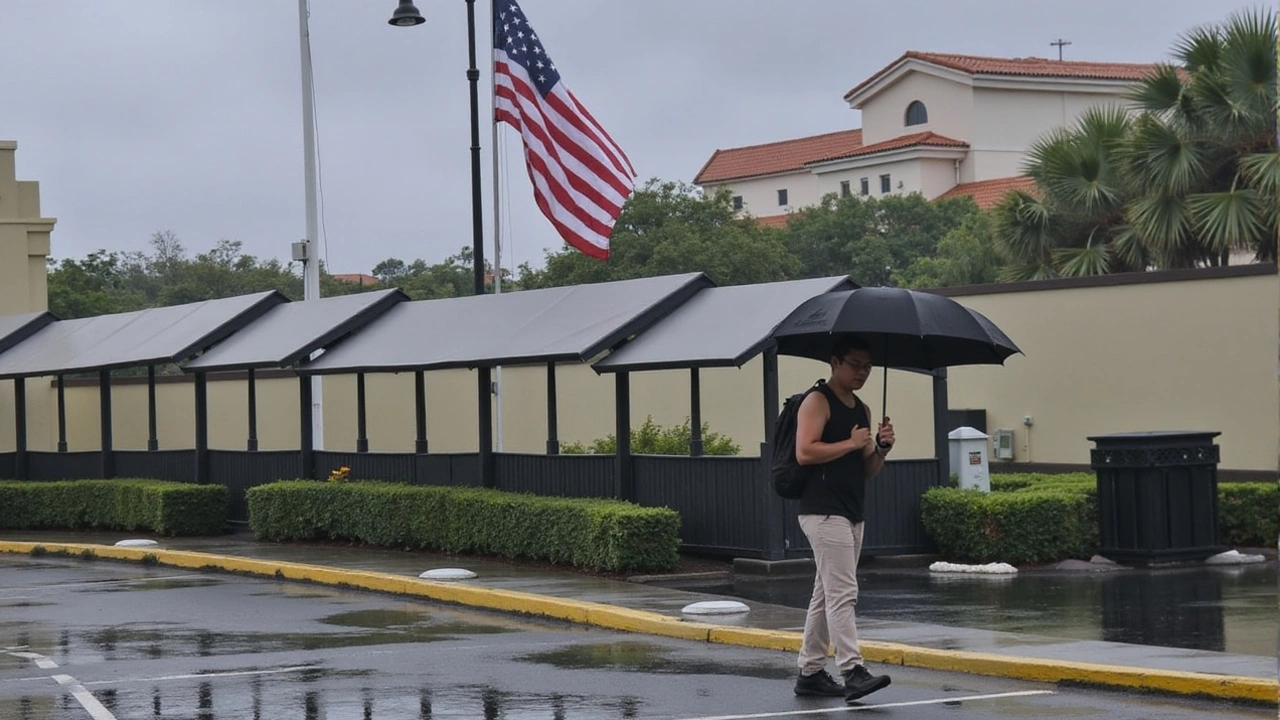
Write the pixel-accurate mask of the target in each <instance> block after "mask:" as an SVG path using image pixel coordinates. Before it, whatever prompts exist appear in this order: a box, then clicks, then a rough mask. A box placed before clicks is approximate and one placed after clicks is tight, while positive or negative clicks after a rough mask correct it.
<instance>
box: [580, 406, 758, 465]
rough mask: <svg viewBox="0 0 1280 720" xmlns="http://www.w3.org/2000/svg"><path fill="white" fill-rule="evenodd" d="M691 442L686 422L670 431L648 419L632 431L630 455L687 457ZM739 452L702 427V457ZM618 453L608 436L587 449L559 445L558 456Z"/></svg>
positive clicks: (729, 440) (613, 437)
mask: <svg viewBox="0 0 1280 720" xmlns="http://www.w3.org/2000/svg"><path fill="white" fill-rule="evenodd" d="M692 441H693V428H692V426H691V425H690V420H689V418H687V417H686V418H685V419H684V422H683V423H681V424H679V425H674V426H672V427H669V428H664V427H662V426H661V425H658V424H657V423H655V422H654V421H653V416H652V415H650V416H647V417H646V418H645V421H644V424H643V425H641V426H640V427H638V428H631V452H632V454H634V455H688V454H689V449H690V447H691V444H692ZM741 450H742V448H741V447H740V446H739V445H738V444H737V443H735V442H734V441H733V438H730V437H728V436H725V435H721V434H720V433H717V432H712V431H711V427H710V425H708V424H707V423H705V422H704V423H702V453H703V454H704V455H737V454H738V453H739V452H741ZM617 451H618V437H617V435H615V434H614V433H609V434H608V435H606V436H604V437H602V438H596V439H595V440H592V441H591V444H590V445H583V444H582V443H580V442H567V443H561V445H560V452H562V453H564V454H566V455H583V454H593V455H613V454H614V453H616V452H617Z"/></svg>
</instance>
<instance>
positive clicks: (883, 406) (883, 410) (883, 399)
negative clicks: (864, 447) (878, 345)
mask: <svg viewBox="0 0 1280 720" xmlns="http://www.w3.org/2000/svg"><path fill="white" fill-rule="evenodd" d="M888 415H889V338H887V337H886V338H885V339H884V382H882V383H881V386H880V417H881V419H883V418H885V417H888ZM876 445H879V446H880V447H882V448H885V447H889V446H888V445H885V444H883V443H881V442H880V424H879V423H876Z"/></svg>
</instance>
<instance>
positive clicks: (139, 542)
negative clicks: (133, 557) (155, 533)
mask: <svg viewBox="0 0 1280 720" xmlns="http://www.w3.org/2000/svg"><path fill="white" fill-rule="evenodd" d="M159 544H160V543H158V542H156V541H155V540H146V539H135V540H121V541H120V542H118V543H116V547H150V546H152V545H159Z"/></svg>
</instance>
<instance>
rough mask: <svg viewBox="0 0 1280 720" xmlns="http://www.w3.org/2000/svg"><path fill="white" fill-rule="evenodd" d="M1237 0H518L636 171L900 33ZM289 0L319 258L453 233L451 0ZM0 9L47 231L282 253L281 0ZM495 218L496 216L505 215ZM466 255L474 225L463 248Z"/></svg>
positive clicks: (1164, 55)
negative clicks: (309, 81)
mask: <svg viewBox="0 0 1280 720" xmlns="http://www.w3.org/2000/svg"><path fill="white" fill-rule="evenodd" d="M1255 5H1256V3H1252V2H1243V1H1241V0H1221V1H1219V2H1214V3H1205V2H1202V1H1200V0H1134V1H1131V2H1124V3H1114V2H1104V1H1100V0H1042V1H1037V2H1030V3H1028V2H1017V1H1013V0H983V1H978V0H964V1H961V0H936V1H926V0H913V1H906V0H904V1H902V2H896V3H872V2H855V1H854V0H803V2H783V0H732V1H731V0H697V1H696V2H690V1H689V0H645V2H638V3H622V2H612V1H602V0H597V1H595V2H587V1H585V0H525V2H524V3H523V7H524V9H525V11H526V13H527V14H528V16H529V18H530V21H531V22H532V23H533V26H534V27H535V29H537V31H538V33H539V35H540V37H541V38H542V40H543V43H544V44H545V46H546V48H547V51H548V52H549V53H550V54H551V56H552V58H554V60H555V61H556V64H557V65H558V67H559V69H560V71H561V74H562V77H563V79H564V81H565V82H566V83H567V84H568V86H569V87H570V88H571V89H572V90H573V91H574V93H575V94H577V95H578V97H579V98H580V100H581V101H582V102H583V104H584V105H586V106H587V107H588V108H589V109H590V110H591V112H592V113H593V114H595V116H596V117H597V118H598V119H599V120H600V122H601V123H602V124H603V125H604V126H605V128H606V129H608V131H609V132H610V133H611V134H612V135H613V136H614V137H615V139H617V140H618V142H619V143H620V144H621V145H622V146H623V147H624V148H625V149H626V151H627V153H628V155H629V156H630V158H631V160H632V162H633V164H634V165H635V167H636V169H637V171H638V172H639V173H640V180H641V181H643V180H644V179H647V178H649V177H651V176H658V177H662V178H664V179H673V180H686V181H687V180H690V179H691V178H692V176H693V175H694V173H696V172H697V170H698V168H699V167H700V166H701V165H702V163H703V162H704V161H705V160H706V158H707V157H708V156H709V155H710V153H711V152H712V151H713V150H715V149H716V148H718V147H730V146H734V145H741V144H748V143H756V142H767V141H771V140H779V139H784V138H788V137H795V136H801V135H807V134H812V133H817V132H826V131H830V130H836V129H842V128H848V127H857V126H858V125H859V124H860V120H859V118H858V114H857V113H856V112H854V111H852V110H850V109H849V108H848V107H847V106H846V105H845V104H844V103H843V101H842V100H841V99H840V98H841V95H843V93H844V92H845V91H846V90H848V89H849V88H850V87H852V86H853V85H855V84H856V83H857V82H859V81H860V80H862V79H864V78H865V77H867V76H868V75H869V74H870V73H872V72H874V71H876V70H877V69H879V68H880V67H882V66H884V65H885V64H887V63H888V62H890V61H892V60H893V59H894V58H896V57H897V56H898V55H900V54H901V53H902V52H903V51H905V50H909V49H914V50H931V51H939V52H962V53H972V54H985V55H997V56H1029V55H1037V56H1042V57H1049V56H1056V52H1057V51H1056V49H1055V48H1053V47H1050V46H1049V42H1050V41H1051V40H1053V39H1055V38H1057V37H1063V38H1066V39H1068V40H1070V41H1071V42H1072V44H1071V45H1070V46H1068V47H1067V48H1066V50H1065V56H1066V57H1067V58H1069V59H1078V60H1098V61H1116V62H1149V61H1156V60H1163V59H1168V57H1169V50H1170V48H1171V47H1172V44H1173V42H1174V41H1175V39H1176V38H1177V36H1178V35H1179V34H1180V33H1182V32H1185V31H1186V30H1188V29H1190V28H1191V27H1193V26H1195V25H1197V24H1200V23H1206V22H1217V21H1221V20H1223V19H1225V18H1226V17H1227V16H1228V15H1229V13H1230V12H1232V11H1233V10H1234V9H1237V8H1247V7H1253V6H1255ZM394 6H395V2H394V1H393V0H377V1H375V0H361V2H351V1H350V0H313V2H312V3H311V20H310V28H311V43H312V52H313V60H314V73H315V85H316V103H317V106H318V109H317V122H318V125H319V137H320V163H321V169H322V171H323V175H322V180H321V181H322V184H323V191H324V197H323V202H324V215H323V218H322V219H323V222H324V226H323V229H324V233H323V234H322V240H325V241H326V243H327V257H328V262H329V266H330V269H331V270H332V271H335V272H357V271H368V270H369V269H370V268H371V267H372V266H373V265H374V264H376V263H377V262H378V261H379V260H382V259H384V258H387V257H392V256H395V257H400V258H403V259H412V258H419V257H421V258H424V259H427V260H430V261H435V260H439V259H441V258H443V257H444V256H446V255H448V254H451V253H453V252H455V251H456V250H457V249H458V248H460V247H462V246H464V245H470V242H471V213H470V198H471V194H470V175H469V172H470V155H469V144H470V138H469V132H470V131H469V121H468V88H467V82H466V79H465V69H466V63H467V47H466V17H465V4H464V3H462V2H444V1H443V0H419V1H418V6H419V8H420V9H421V10H422V12H423V13H424V15H425V16H426V17H427V18H428V22H427V23H426V24H424V25H422V26H419V27H416V28H409V29H404V28H393V27H391V26H389V25H387V24H386V19H387V18H388V17H389V16H390V14H391V11H392V9H393V8H394ZM5 12H6V15H5V18H4V20H3V22H0V139H3V140H16V141H17V142H18V144H19V149H18V171H19V176H20V178H21V179H29V180H38V181H40V183H41V194H42V199H43V204H44V208H43V209H44V213H45V214H46V215H49V216H54V217H57V218H58V220H59V222H58V225H57V229H56V230H55V232H54V254H55V256H58V257H67V256H72V257H78V256H82V255H84V254H85V253H88V252H90V251H92V250H94V249H97V248H108V249H115V250H137V249H143V248H145V247H146V242H147V239H148V238H149V236H150V235H151V233H152V232H154V231H156V230H161V229H170V230H173V231H174V232H176V233H177V234H178V235H180V236H181V237H182V238H183V239H184V240H185V241H186V243H187V245H188V247H189V248H191V249H193V250H202V249H205V248H207V247H209V246H211V245H212V244H213V242H215V241H216V240H217V239H219V238H231V239H237V240H241V241H243V242H244V244H245V247H246V250H247V251H248V252H250V253H253V254H256V255H259V256H275V257H281V258H287V257H288V253H289V243H290V242H292V241H294V240H297V239H299V238H301V237H302V235H303V234H304V228H305V225H304V221H305V215H304V196H303V181H302V176H303V153H302V119H301V89H300V69H299V48H298V19H297V4H296V2H290V1H287V0H270V1H269V2H268V1H265V0H219V1H218V2H206V3H196V2H158V1H154V0H153V1H152V2H143V1H142V0H133V1H129V2H126V1H124V0H118V1H113V2H109V3H90V2H75V3H72V2H63V3H50V2H38V1H37V0H18V1H16V2H10V3H7V4H6V8H5ZM488 13H489V3H486V2H479V3H477V16H478V18H477V25H478V28H479V29H478V40H479V51H478V60H479V65H480V67H481V81H480V96H481V97H480V103H481V109H482V125H481V145H482V166H483V171H484V191H485V202H486V208H485V215H484V217H485V226H486V237H487V238H488V237H491V236H490V234H489V233H490V232H491V230H492V227H491V226H492V210H491V209H490V208H489V207H488V202H489V193H490V188H491V182H492V179H491V177H490V168H491V160H490V156H489V152H490V149H491V148H490V144H491V143H490V130H489V125H488V118H489V113H488V103H489V92H490V90H489V81H488V69H487V68H488V61H489V53H488V49H487V48H488V41H487V34H486V32H487V30H486V28H487V17H488ZM499 136H500V138H501V140H500V143H499V148H500V150H501V157H502V158H503V159H504V171H503V172H504V180H505V184H506V186H507V188H508V189H509V192H507V193H506V194H504V196H503V199H502V205H503V210H504V219H503V223H504V236H506V237H507V238H508V240H509V241H510V244H511V247H510V250H507V251H504V252H507V253H508V254H507V255H506V257H505V258H504V260H506V261H508V262H504V264H508V265H510V264H513V263H511V262H510V261H511V260H512V257H511V256H512V254H514V261H515V262H522V261H530V262H533V263H534V264H535V265H536V264H538V263H539V262H540V261H541V258H542V250H543V248H556V247H559V246H560V241H559V239H558V237H557V236H556V235H555V233H554V231H553V230H552V229H551V228H550V226H549V225H548V224H547V223H546V221H545V220H544V219H543V218H542V216H541V215H540V214H539V213H538V211H537V209H536V207H535V205H534V203H533V201H532V197H531V193H530V190H529V184H528V179H527V177H526V176H525V172H524V167H523V161H522V159H521V147H520V144H519V137H518V135H517V134H516V133H515V132H514V131H513V130H511V129H510V128H507V127H506V126H503V127H502V128H500V131H499ZM508 232H509V234H508ZM486 252H487V254H488V256H489V257H490V258H491V257H492V246H491V245H490V246H489V249H488V250H487V251H486Z"/></svg>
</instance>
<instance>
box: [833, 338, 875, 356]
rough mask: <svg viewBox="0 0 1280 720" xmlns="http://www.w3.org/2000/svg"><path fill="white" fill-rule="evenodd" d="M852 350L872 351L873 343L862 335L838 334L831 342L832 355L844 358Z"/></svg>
mask: <svg viewBox="0 0 1280 720" xmlns="http://www.w3.org/2000/svg"><path fill="white" fill-rule="evenodd" d="M850 350H866V351H867V352H871V343H870V342H867V339H866V338H864V337H862V336H861V335H837V336H836V338H835V340H834V341H832V343H831V356H832V357H837V358H843V357H844V355H845V353H847V352H849V351H850Z"/></svg>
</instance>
